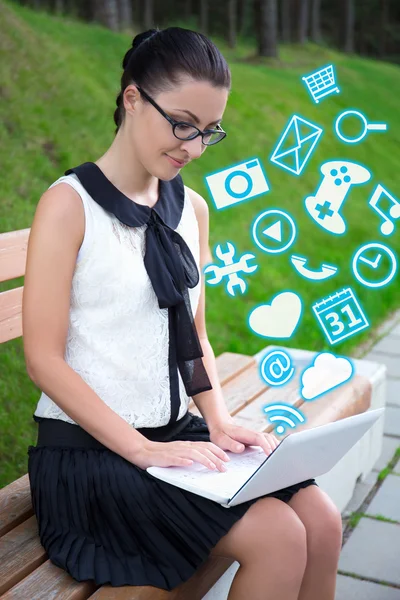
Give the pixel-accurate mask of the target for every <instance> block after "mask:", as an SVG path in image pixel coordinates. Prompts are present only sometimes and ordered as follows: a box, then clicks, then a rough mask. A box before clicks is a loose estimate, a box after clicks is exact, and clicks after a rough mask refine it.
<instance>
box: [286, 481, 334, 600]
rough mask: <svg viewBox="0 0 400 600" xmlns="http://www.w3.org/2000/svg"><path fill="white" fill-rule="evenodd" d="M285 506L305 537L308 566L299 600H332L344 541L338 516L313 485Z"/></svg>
mask: <svg viewBox="0 0 400 600" xmlns="http://www.w3.org/2000/svg"><path fill="white" fill-rule="evenodd" d="M288 504H289V506H290V507H291V508H292V509H293V510H294V511H295V512H296V513H297V515H298V517H299V518H300V519H301V521H302V522H303V524H304V527H305V529H306V534H307V566H306V570H305V573H304V578H303V581H302V584H301V588H300V595H299V598H298V600H334V598H335V590H336V577H337V568H338V562H339V556H340V551H341V548H342V539H343V534H342V518H341V514H340V512H339V510H338V509H337V507H336V505H335V504H334V502H333V501H332V500H331V498H330V497H329V496H328V494H326V492H324V491H323V490H321V488H319V487H317V486H315V485H310V486H308V487H306V488H302V489H301V490H299V491H298V492H297V493H296V494H294V496H293V497H292V498H291V500H290V501H289V503H288Z"/></svg>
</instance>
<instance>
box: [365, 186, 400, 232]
mask: <svg viewBox="0 0 400 600" xmlns="http://www.w3.org/2000/svg"><path fill="white" fill-rule="evenodd" d="M383 199H388V200H389V202H390V204H391V206H390V208H389V207H388V208H386V209H385V210H386V212H388V213H389V215H387V214H385V212H384V210H383V209H382V208H381V207H380V206H379V204H380V203H382V202H383ZM368 204H369V205H370V206H371V208H372V209H373V210H375V211H376V212H377V213H378V215H380V216H381V217H382V219H383V223H382V224H381V226H380V230H381V234H382V235H391V234H392V233H393V231H394V229H395V225H394V222H393V221H395V220H396V219H400V202H399V201H398V200H396V198H395V197H394V196H392V194H390V193H389V192H388V191H387V190H386V189H385V188H384V187H383V185H381V184H380V183H378V185H377V186H376V188H375V190H374V193H373V194H372V196H371V198H370V199H369V201H368Z"/></svg>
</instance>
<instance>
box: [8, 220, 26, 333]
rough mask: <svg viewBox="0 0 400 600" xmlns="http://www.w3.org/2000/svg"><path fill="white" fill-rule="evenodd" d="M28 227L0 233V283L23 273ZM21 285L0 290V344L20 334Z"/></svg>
mask: <svg viewBox="0 0 400 600" xmlns="http://www.w3.org/2000/svg"><path fill="white" fill-rule="evenodd" d="M30 231H31V230H30V228H28V229H19V230H17V231H9V232H7V233H0V283H2V282H3V281H10V280H11V279H15V278H16V277H21V276H23V275H25V268H26V255H27V249H28V240H29V234H30ZM23 289H24V287H23V286H20V287H17V288H14V289H11V290H7V291H5V292H0V344H1V343H2V342H8V340H13V339H14V338H17V337H20V336H21V335H22V294H23Z"/></svg>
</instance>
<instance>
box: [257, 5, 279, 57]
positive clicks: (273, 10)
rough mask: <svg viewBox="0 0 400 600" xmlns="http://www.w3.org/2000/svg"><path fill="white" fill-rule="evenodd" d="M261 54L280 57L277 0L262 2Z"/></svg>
mask: <svg viewBox="0 0 400 600" xmlns="http://www.w3.org/2000/svg"><path fill="white" fill-rule="evenodd" d="M259 6H260V30H259V33H260V35H259V54H260V56H268V57H272V58H275V57H277V56H278V39H277V38H278V10H277V0H260V4H259Z"/></svg>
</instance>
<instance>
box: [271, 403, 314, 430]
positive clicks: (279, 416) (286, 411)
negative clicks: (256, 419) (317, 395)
mask: <svg viewBox="0 0 400 600" xmlns="http://www.w3.org/2000/svg"><path fill="white" fill-rule="evenodd" d="M262 411H263V413H265V414H266V415H267V418H268V421H269V422H270V423H275V422H276V421H281V423H280V424H279V425H278V426H277V427H276V429H275V432H276V433H277V434H278V435H282V434H283V433H285V425H284V424H283V423H286V424H287V425H289V426H290V427H291V428H292V429H294V428H295V427H296V426H297V425H299V424H300V423H305V422H306V418H305V416H304V415H303V413H301V412H300V411H299V410H298V409H297V408H294V407H293V406H291V405H290V404H285V403H282V404H280V403H279V404H267V405H266V406H263V408H262ZM272 411H278V412H277V413H276V414H274V415H271V414H270V413H271V412H272ZM287 415H293V416H294V417H295V418H296V419H297V420H298V423H296V422H295V421H294V420H293V419H292V418H291V417H290V416H287ZM282 421H283V423H282Z"/></svg>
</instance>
